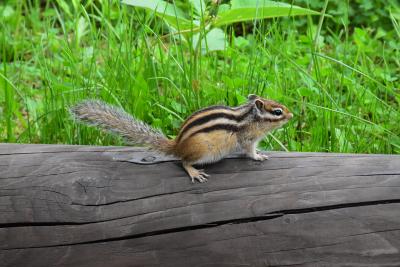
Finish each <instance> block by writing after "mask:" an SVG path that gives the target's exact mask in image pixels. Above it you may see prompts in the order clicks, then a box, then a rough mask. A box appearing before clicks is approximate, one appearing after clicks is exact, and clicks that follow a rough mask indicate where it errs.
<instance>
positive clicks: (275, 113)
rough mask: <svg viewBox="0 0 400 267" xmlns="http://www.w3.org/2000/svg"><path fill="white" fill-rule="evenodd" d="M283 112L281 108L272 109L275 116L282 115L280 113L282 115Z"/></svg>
mask: <svg viewBox="0 0 400 267" xmlns="http://www.w3.org/2000/svg"><path fill="white" fill-rule="evenodd" d="M282 113H283V111H282V109H280V108H277V109H274V110H273V111H272V114H273V115H275V116H280V115H282Z"/></svg>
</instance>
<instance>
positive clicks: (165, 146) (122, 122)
mask: <svg viewBox="0 0 400 267" xmlns="http://www.w3.org/2000/svg"><path fill="white" fill-rule="evenodd" d="M70 111H71V114H72V115H73V117H74V118H76V119H77V120H78V121H81V122H84V123H86V124H88V125H92V126H97V127H99V128H101V129H103V130H106V131H109V132H112V133H116V134H118V135H120V136H122V137H123V138H125V140H126V141H127V142H128V143H130V144H136V145H147V146H149V147H150V148H152V149H154V150H157V151H160V152H163V153H165V154H173V150H174V145H175V142H174V141H173V140H169V139H168V138H167V137H166V136H165V135H164V134H163V133H161V132H160V131H158V130H156V129H154V128H152V127H151V126H150V125H148V124H146V123H144V122H142V121H139V120H137V119H135V118H134V117H132V116H131V115H129V114H128V113H126V112H125V111H123V110H122V109H120V108H117V107H114V106H110V105H107V104H106V103H103V102H101V101H98V100H86V101H83V102H81V103H79V104H77V105H76V106H74V107H72V108H71V109H70Z"/></svg>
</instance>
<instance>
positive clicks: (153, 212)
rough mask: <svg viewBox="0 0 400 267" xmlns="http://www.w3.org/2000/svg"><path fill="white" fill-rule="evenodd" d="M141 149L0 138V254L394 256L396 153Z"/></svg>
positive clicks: (227, 262)
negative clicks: (200, 179) (194, 167)
mask: <svg viewBox="0 0 400 267" xmlns="http://www.w3.org/2000/svg"><path fill="white" fill-rule="evenodd" d="M149 153H150V154H151V153H153V152H149V151H147V150H145V149H142V148H127V147H89V146H65V145H15V144H0V241H1V242H0V266H3V265H4V266H28V265H29V266H292V265H294V266H296V265H298V266H400V253H399V250H400V241H399V240H400V156H396V155H352V154H324V153H281V152H274V153H270V160H268V161H265V162H255V161H252V160H250V159H243V158H231V159H225V160H223V161H221V162H219V163H216V164H213V165H208V166H205V168H206V171H207V173H209V174H211V176H212V177H211V178H210V180H209V182H208V183H205V184H192V183H191V182H190V180H189V178H188V177H187V175H186V174H185V173H184V171H183V170H182V168H181V166H180V163H179V162H178V161H174V160H170V159H164V160H163V159H160V156H159V155H154V156H155V157H156V158H157V159H158V160H160V161H161V162H160V163H156V164H147V165H142V164H136V163H132V162H129V160H121V159H129V158H138V157H139V158H140V156H142V155H143V157H145V156H146V157H147V156H148V155H149ZM2 263H3V264H2Z"/></svg>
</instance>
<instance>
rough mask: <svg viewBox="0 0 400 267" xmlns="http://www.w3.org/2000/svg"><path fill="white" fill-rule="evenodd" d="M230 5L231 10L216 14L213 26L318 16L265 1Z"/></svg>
mask: <svg viewBox="0 0 400 267" xmlns="http://www.w3.org/2000/svg"><path fill="white" fill-rule="evenodd" d="M231 3H232V5H231V9H229V10H226V11H223V12H219V13H218V17H217V18H216V19H215V21H214V23H213V24H214V26H222V25H227V24H232V23H234V22H240V21H248V20H255V19H266V18H275V17H286V16H298V15H319V14H320V13H319V12H316V11H313V10H310V9H306V8H302V7H298V6H294V5H290V4H286V3H281V2H273V1H265V0H232V2H231Z"/></svg>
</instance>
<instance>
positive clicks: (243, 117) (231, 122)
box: [176, 104, 252, 142]
mask: <svg viewBox="0 0 400 267" xmlns="http://www.w3.org/2000/svg"><path fill="white" fill-rule="evenodd" d="M251 116H252V106H251V105H249V104H246V105H242V106H239V107H235V108H231V107H226V106H211V107H208V108H205V109H202V110H199V111H197V112H195V113H193V114H192V115H191V116H190V117H189V118H187V119H186V121H185V122H184V123H183V124H182V126H181V130H180V132H179V135H178V137H177V139H176V140H177V142H181V141H184V140H185V139H187V138H189V137H191V136H194V135H196V134H199V133H205V132H212V131H216V130H226V131H228V132H236V131H238V130H239V129H240V127H243V126H244V125H245V124H246V123H248V122H250V120H251Z"/></svg>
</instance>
